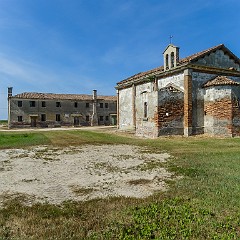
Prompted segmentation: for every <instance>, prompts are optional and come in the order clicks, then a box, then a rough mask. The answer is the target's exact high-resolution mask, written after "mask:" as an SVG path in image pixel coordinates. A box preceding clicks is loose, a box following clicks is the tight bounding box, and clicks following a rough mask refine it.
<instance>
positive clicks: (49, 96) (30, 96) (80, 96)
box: [13, 92, 117, 101]
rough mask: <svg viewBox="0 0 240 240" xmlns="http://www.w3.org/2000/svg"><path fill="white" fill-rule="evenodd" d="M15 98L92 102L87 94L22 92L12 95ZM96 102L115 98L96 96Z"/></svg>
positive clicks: (115, 99) (115, 98)
mask: <svg viewBox="0 0 240 240" xmlns="http://www.w3.org/2000/svg"><path fill="white" fill-rule="evenodd" d="M13 97H15V98H22V99H24V98H25V99H49V100H75V101H80V100H92V95H87V94H57V93H36V92H24V93H20V94H17V95H14V96H13ZM97 99H98V100H107V101H117V97H116V96H102V95H99V96H97Z"/></svg>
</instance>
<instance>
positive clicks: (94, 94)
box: [93, 90, 97, 101]
mask: <svg viewBox="0 0 240 240" xmlns="http://www.w3.org/2000/svg"><path fill="white" fill-rule="evenodd" d="M96 100H97V90H93V101H96Z"/></svg>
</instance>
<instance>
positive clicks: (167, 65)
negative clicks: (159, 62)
mask: <svg viewBox="0 0 240 240" xmlns="http://www.w3.org/2000/svg"><path fill="white" fill-rule="evenodd" d="M165 63H166V69H168V68H169V63H168V54H166V59H165Z"/></svg>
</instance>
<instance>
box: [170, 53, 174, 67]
mask: <svg viewBox="0 0 240 240" xmlns="http://www.w3.org/2000/svg"><path fill="white" fill-rule="evenodd" d="M173 67H174V52H171V68H173Z"/></svg>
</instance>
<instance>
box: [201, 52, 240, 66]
mask: <svg viewBox="0 0 240 240" xmlns="http://www.w3.org/2000/svg"><path fill="white" fill-rule="evenodd" d="M197 64H199V65H207V66H209V67H218V68H225V69H228V68H231V67H233V68H234V69H236V70H238V71H239V70H240V66H239V64H238V63H235V62H234V60H233V59H231V58H230V57H229V55H226V54H225V53H224V51H222V50H217V51H216V52H214V53H211V54H210V55H206V56H205V57H203V58H200V59H199V60H198V61H197Z"/></svg>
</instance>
